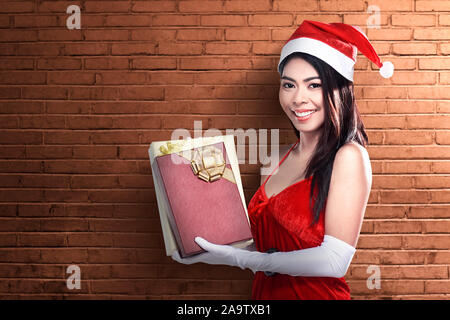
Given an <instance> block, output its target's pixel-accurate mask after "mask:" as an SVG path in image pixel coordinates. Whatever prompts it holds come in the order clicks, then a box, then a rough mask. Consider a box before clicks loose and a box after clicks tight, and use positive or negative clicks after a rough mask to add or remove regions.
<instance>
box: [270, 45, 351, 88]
mask: <svg viewBox="0 0 450 320" xmlns="http://www.w3.org/2000/svg"><path fill="white" fill-rule="evenodd" d="M293 52H304V53H308V54H310V55H313V56H315V57H317V58H319V59H321V60H323V61H324V62H326V63H328V64H329V65H330V66H331V67H333V68H334V69H335V70H336V71H337V72H339V73H340V74H341V75H343V76H344V77H345V78H347V79H348V80H350V81H352V82H353V72H354V66H355V61H353V60H352V59H351V58H349V57H347V56H346V55H345V54H343V53H342V52H340V51H339V50H337V49H335V48H333V47H331V46H329V45H328V44H326V43H324V42H322V41H319V40H316V39H311V38H297V39H293V40H291V41H289V42H288V43H287V44H286V45H285V46H284V47H283V49H281V56H280V61H279V62H278V72H280V63H281V62H282V61H283V59H284V58H286V57H287V56H288V55H290V54H291V53H293Z"/></svg>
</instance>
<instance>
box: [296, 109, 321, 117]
mask: <svg viewBox="0 0 450 320" xmlns="http://www.w3.org/2000/svg"><path fill="white" fill-rule="evenodd" d="M316 111H317V110H311V111H305V112H296V111H292V112H293V113H294V114H295V116H296V117H300V118H303V117H306V116H309V115H310V114H313V113H314V112H316Z"/></svg>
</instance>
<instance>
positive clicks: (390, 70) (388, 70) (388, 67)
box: [380, 61, 394, 79]
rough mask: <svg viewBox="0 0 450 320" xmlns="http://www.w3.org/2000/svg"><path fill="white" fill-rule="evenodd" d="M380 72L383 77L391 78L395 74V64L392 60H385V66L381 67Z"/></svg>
mask: <svg viewBox="0 0 450 320" xmlns="http://www.w3.org/2000/svg"><path fill="white" fill-rule="evenodd" d="M380 74H381V76H382V77H383V78H386V79H387V78H390V77H392V75H393V74H394V65H393V64H392V62H390V61H385V62H383V66H382V67H381V68H380Z"/></svg>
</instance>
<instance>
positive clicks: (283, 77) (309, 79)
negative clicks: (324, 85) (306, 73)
mask: <svg viewBox="0 0 450 320" xmlns="http://www.w3.org/2000/svg"><path fill="white" fill-rule="evenodd" d="M281 79H286V80H290V81H292V82H295V83H297V81H295V80H294V79H292V78H291V77H288V76H282V77H281ZM314 79H320V77H309V78H305V79H303V82H308V81H311V80H314Z"/></svg>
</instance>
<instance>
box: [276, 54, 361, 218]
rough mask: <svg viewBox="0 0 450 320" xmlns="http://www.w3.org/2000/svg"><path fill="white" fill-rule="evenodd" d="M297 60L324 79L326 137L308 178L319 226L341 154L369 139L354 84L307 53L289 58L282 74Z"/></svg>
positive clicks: (319, 148)
mask: <svg viewBox="0 0 450 320" xmlns="http://www.w3.org/2000/svg"><path fill="white" fill-rule="evenodd" d="M294 57H299V58H302V59H304V60H305V61H306V62H308V63H309V64H311V65H312V66H313V68H314V69H315V70H316V71H317V73H318V74H319V77H320V80H321V87H322V94H323V101H324V103H323V104H324V111H325V120H324V124H323V130H322V135H321V136H320V138H319V141H318V143H317V145H316V148H315V150H314V152H313V154H312V157H311V159H310V160H309V162H308V165H307V167H306V174H305V178H308V177H310V176H313V178H312V181H311V196H310V199H309V206H310V208H311V206H312V201H313V198H314V201H315V203H314V208H313V224H315V223H317V221H318V220H319V217H320V213H321V211H322V209H323V208H324V206H325V204H326V200H327V197H328V190H329V188H330V180H331V172H332V170H333V163H334V158H335V156H336V153H337V151H338V150H339V148H340V147H341V146H343V145H344V144H346V143H347V142H349V141H355V142H357V143H359V144H360V145H362V146H363V147H366V145H367V144H368V143H369V139H368V137H367V134H366V132H365V129H364V124H363V122H362V120H361V117H360V114H359V111H358V107H357V105H356V100H355V96H354V88H353V82H352V81H349V80H348V79H346V78H344V77H343V76H342V75H341V74H339V73H338V72H337V71H336V70H334V69H333V68H332V67H331V66H330V65H328V64H327V63H325V62H324V61H322V60H320V59H318V58H316V57H314V56H312V55H310V54H307V53H303V52H294V53H292V54H290V55H289V56H287V57H286V58H285V59H284V60H283V61H282V62H281V64H280V70H281V74H283V70H284V67H285V66H286V64H287V63H288V62H289V60H290V59H292V58H294ZM336 89H337V91H338V92H339V100H338V101H335V98H334V90H336ZM336 100H337V99H336ZM291 124H292V122H291ZM292 127H293V129H294V132H295V135H296V136H297V138H298V139H299V138H300V132H299V131H298V130H297V129H296V128H295V127H294V125H293V124H292ZM316 185H317V186H318V192H317V194H316V193H315V192H314V191H315V186H316Z"/></svg>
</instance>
